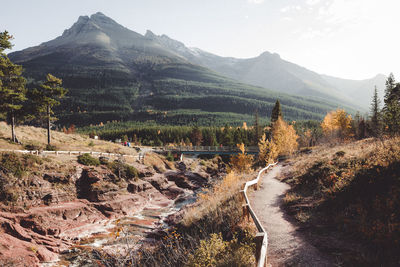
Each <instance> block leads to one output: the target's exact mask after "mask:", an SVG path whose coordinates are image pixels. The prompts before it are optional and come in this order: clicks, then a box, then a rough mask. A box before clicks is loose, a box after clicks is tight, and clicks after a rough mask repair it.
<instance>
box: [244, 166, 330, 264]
mask: <svg viewBox="0 0 400 267" xmlns="http://www.w3.org/2000/svg"><path fill="white" fill-rule="evenodd" d="M281 169H282V166H280V165H277V166H275V167H274V168H273V169H272V170H270V171H269V172H268V173H267V174H266V175H264V176H263V177H262V182H261V186H260V188H259V190H257V191H254V192H253V193H251V196H250V202H251V205H252V207H253V208H254V211H255V212H256V214H257V217H258V218H259V219H260V221H261V223H262V225H263V226H264V228H265V230H266V231H267V233H268V263H270V264H271V265H272V266H334V264H333V263H331V262H330V261H329V260H328V259H326V258H325V257H324V256H323V255H321V253H320V252H319V251H318V250H317V249H316V248H315V247H314V246H312V245H311V244H310V243H308V242H307V241H306V239H305V238H304V236H303V235H302V234H301V233H299V232H297V231H296V226H295V225H294V224H293V223H291V222H290V221H289V219H288V217H287V215H286V214H285V213H284V211H283V210H282V209H281V208H280V206H281V204H282V198H283V197H284V195H285V192H286V191H287V190H288V189H289V185H287V184H285V183H282V182H280V181H278V180H277V179H276V178H275V177H276V176H277V175H278V174H279V173H280V171H281Z"/></svg>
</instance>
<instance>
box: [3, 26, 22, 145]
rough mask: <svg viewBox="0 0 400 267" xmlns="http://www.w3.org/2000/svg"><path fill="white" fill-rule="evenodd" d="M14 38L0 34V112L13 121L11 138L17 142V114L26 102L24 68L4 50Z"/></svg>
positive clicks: (4, 33) (9, 46)
mask: <svg viewBox="0 0 400 267" xmlns="http://www.w3.org/2000/svg"><path fill="white" fill-rule="evenodd" d="M11 39H12V36H11V35H9V34H8V32H7V31H5V32H1V33H0V112H4V113H6V116H7V117H8V118H9V119H10V121H11V138H12V140H13V142H16V135H15V124H16V113H17V112H18V111H19V110H20V109H21V108H22V103H23V101H25V100H26V96H25V95H26V90H25V84H26V80H25V78H23V77H22V67H21V66H19V65H15V64H13V63H12V62H11V60H10V59H9V58H8V56H7V55H6V54H5V53H4V50H6V49H10V48H11V47H12V44H11V42H10V40H11Z"/></svg>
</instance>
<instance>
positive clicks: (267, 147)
mask: <svg viewBox="0 0 400 267" xmlns="http://www.w3.org/2000/svg"><path fill="white" fill-rule="evenodd" d="M258 150H259V152H258V160H259V162H260V163H261V164H262V165H267V164H270V163H273V162H275V160H276V158H277V157H278V152H279V151H278V146H277V145H276V144H275V143H274V142H272V141H270V140H268V139H267V138H266V135H265V134H263V136H262V137H261V139H260V141H259V142H258Z"/></svg>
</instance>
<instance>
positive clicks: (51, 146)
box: [46, 144, 57, 151]
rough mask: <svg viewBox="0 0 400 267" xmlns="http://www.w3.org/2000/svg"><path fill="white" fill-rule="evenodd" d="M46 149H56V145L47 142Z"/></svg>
mask: <svg viewBox="0 0 400 267" xmlns="http://www.w3.org/2000/svg"><path fill="white" fill-rule="evenodd" d="M46 150H47V151H57V147H56V146H54V145H50V144H47V145H46Z"/></svg>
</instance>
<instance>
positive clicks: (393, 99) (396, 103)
mask: <svg viewBox="0 0 400 267" xmlns="http://www.w3.org/2000/svg"><path fill="white" fill-rule="evenodd" d="M384 102H385V105H384V107H383V118H384V122H385V126H386V129H387V131H388V132H389V134H397V133H399V131H400V85H399V84H398V83H396V81H395V78H394V75H393V73H391V74H390V75H389V77H388V79H387V80H386V90H385V98H384Z"/></svg>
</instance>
